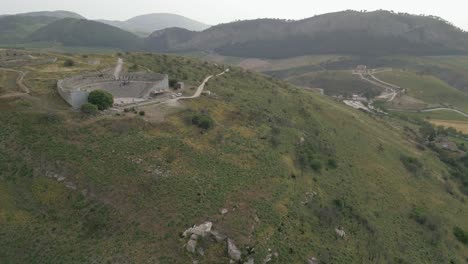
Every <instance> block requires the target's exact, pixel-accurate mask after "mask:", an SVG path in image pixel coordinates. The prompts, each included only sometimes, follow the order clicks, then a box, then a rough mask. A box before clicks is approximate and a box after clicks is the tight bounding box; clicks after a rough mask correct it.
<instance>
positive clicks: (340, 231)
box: [335, 227, 346, 238]
mask: <svg viewBox="0 0 468 264" xmlns="http://www.w3.org/2000/svg"><path fill="white" fill-rule="evenodd" d="M335 232H336V235H337V236H338V237H340V238H345V237H346V232H345V231H344V230H343V227H338V228H335Z"/></svg>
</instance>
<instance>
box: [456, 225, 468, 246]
mask: <svg viewBox="0 0 468 264" xmlns="http://www.w3.org/2000/svg"><path fill="white" fill-rule="evenodd" d="M453 234H454V235H455V237H456V238H457V239H458V241H460V242H462V243H463V244H465V245H468V233H467V232H465V230H463V229H461V228H460V227H458V226H456V227H454V228H453Z"/></svg>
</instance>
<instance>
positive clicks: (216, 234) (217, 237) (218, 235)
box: [211, 230, 226, 243]
mask: <svg viewBox="0 0 468 264" xmlns="http://www.w3.org/2000/svg"><path fill="white" fill-rule="evenodd" d="M211 235H212V236H213V238H214V239H215V240H216V242H218V243H219V242H223V241H224V240H226V236H225V235H223V234H221V233H220V232H218V231H216V230H211Z"/></svg>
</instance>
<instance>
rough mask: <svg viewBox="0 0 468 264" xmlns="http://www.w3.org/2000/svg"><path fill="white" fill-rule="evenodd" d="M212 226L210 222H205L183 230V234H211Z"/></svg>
mask: <svg viewBox="0 0 468 264" xmlns="http://www.w3.org/2000/svg"><path fill="white" fill-rule="evenodd" d="M212 227H213V223H212V222H205V223H203V224H201V225H199V226H194V227H192V228H189V229H187V230H185V232H184V234H183V236H184V237H188V236H191V235H192V234H195V235H197V236H200V237H207V236H208V235H210V234H211V228H212Z"/></svg>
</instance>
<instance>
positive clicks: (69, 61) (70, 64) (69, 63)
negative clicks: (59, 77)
mask: <svg viewBox="0 0 468 264" xmlns="http://www.w3.org/2000/svg"><path fill="white" fill-rule="evenodd" d="M63 66H65V67H73V66H75V61H74V60H72V59H66V60H65V62H63Z"/></svg>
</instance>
